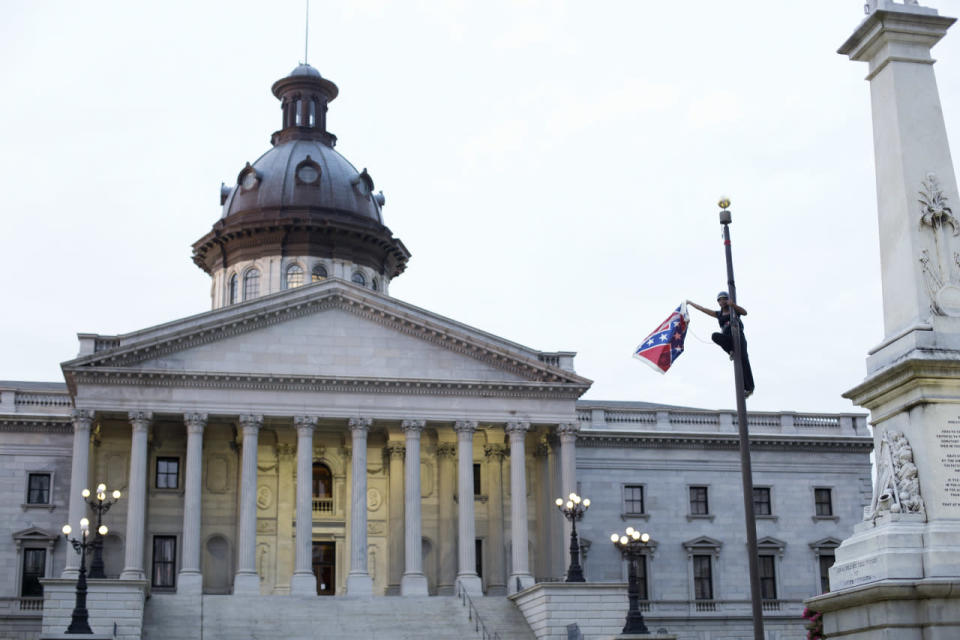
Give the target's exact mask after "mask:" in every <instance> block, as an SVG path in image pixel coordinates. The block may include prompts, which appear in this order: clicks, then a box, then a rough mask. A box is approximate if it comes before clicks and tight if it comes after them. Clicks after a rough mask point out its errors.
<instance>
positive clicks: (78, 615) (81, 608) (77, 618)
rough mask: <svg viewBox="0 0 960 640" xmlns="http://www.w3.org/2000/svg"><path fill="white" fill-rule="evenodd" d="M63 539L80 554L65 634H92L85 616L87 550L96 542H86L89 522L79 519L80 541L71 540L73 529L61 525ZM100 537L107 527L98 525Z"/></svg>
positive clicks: (87, 618)
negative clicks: (78, 572)
mask: <svg viewBox="0 0 960 640" xmlns="http://www.w3.org/2000/svg"><path fill="white" fill-rule="evenodd" d="M61 531H63V537H64V538H66V539H67V542H69V543H70V544H72V545H73V548H74V550H75V551H76V552H77V553H79V554H80V577H79V578H77V600H76V602H75V603H74V606H73V615H72V616H71V618H70V626H69V627H67V633H93V630H91V629H90V620H89V615H88V614H87V549H90V548H92V547H94V546H95V545H96V542H93V541H88V540H87V537H88V536H89V535H90V521H89V520H87V519H86V518H80V539H79V540H78V539H76V538H71V537H70V532H71V531H73V529H72V528H71V527H70V525H69V524H65V525H63V529H61ZM97 533H99V534H100V535H106V534H107V527H106V526H105V525H100V527H99V528H98V530H97Z"/></svg>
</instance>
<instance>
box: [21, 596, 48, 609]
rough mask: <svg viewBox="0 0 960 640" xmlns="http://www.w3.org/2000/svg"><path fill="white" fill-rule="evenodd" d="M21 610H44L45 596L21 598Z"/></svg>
mask: <svg viewBox="0 0 960 640" xmlns="http://www.w3.org/2000/svg"><path fill="white" fill-rule="evenodd" d="M20 611H43V598H42V597H40V598H20Z"/></svg>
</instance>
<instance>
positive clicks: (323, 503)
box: [313, 498, 333, 515]
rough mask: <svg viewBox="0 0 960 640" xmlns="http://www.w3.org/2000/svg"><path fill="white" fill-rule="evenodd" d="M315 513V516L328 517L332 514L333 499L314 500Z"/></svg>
mask: <svg viewBox="0 0 960 640" xmlns="http://www.w3.org/2000/svg"><path fill="white" fill-rule="evenodd" d="M313 512H314V513H315V514H327V515H330V514H332V513H333V498H314V499H313Z"/></svg>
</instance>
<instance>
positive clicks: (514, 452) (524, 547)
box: [506, 422, 533, 593]
mask: <svg viewBox="0 0 960 640" xmlns="http://www.w3.org/2000/svg"><path fill="white" fill-rule="evenodd" d="M529 430H530V423H529V422H511V423H509V424H507V427H506V431H507V433H508V434H509V436H510V536H511V539H512V542H511V545H510V546H511V549H512V555H511V559H512V564H513V572H512V573H511V574H510V581H509V584H508V589H509V592H510V593H516V592H517V591H521V590H523V589H526V588H527V587H529V586H532V585H533V576H532V575H530V552H529V548H528V541H529V539H530V533H529V531H528V529H527V528H528V527H529V522H528V520H527V454H526V446H525V442H524V439H525V438H526V437H527V431H529Z"/></svg>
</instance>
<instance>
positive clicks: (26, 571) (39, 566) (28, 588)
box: [20, 549, 47, 598]
mask: <svg viewBox="0 0 960 640" xmlns="http://www.w3.org/2000/svg"><path fill="white" fill-rule="evenodd" d="M46 564H47V552H46V551H45V550H44V549H24V550H23V578H22V579H21V582H20V597H22V598H39V597H41V596H43V585H42V584H40V578H42V577H43V574H44V570H45V569H46Z"/></svg>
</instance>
